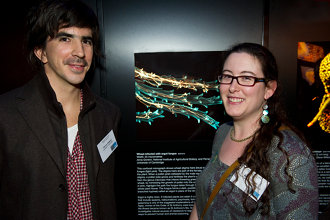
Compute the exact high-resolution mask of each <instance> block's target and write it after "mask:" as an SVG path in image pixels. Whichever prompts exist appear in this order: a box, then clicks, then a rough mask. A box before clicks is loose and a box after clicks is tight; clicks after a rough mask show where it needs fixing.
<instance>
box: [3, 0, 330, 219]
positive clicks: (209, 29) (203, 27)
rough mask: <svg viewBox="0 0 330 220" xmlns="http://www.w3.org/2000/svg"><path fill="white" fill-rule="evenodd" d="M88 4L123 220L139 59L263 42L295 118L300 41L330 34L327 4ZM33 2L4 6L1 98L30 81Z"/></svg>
mask: <svg viewBox="0 0 330 220" xmlns="http://www.w3.org/2000/svg"><path fill="white" fill-rule="evenodd" d="M84 1H85V2H86V3H88V4H89V5H90V6H92V7H93V9H94V10H95V12H96V13H97V14H98V16H99V21H100V24H101V31H102V33H103V39H104V45H103V50H104V53H105V55H106V59H104V60H103V61H102V62H103V64H104V66H105V67H106V69H105V70H100V69H98V70H97V71H96V72H95V73H94V75H92V76H90V77H89V78H90V84H91V86H92V89H93V90H94V91H95V92H96V93H98V94H100V95H101V96H103V97H105V98H107V99H109V100H111V101H113V102H114V103H116V104H117V105H118V106H119V107H120V108H121V110H122V113H123V120H122V126H121V137H120V141H121V142H120V147H119V148H118V150H117V151H118V152H117V155H118V157H117V171H118V175H117V178H118V180H116V182H117V185H118V186H119V187H118V194H119V196H120V197H119V198H120V199H119V206H120V216H121V217H122V218H123V219H125V217H129V216H132V215H134V214H135V212H134V210H135V209H136V207H135V206H134V205H135V194H136V191H135V187H136V186H135V175H136V174H135V150H136V149H135V148H134V140H135V94H134V89H135V88H134V53H140V52H187V51H222V50H226V49H227V48H228V47H230V46H231V45H232V44H235V43H238V42H245V41H248V42H255V43H263V44H264V45H265V46H268V47H269V48H270V50H271V51H273V53H274V55H275V56H276V58H277V60H278V65H279V70H280V79H281V81H282V84H283V91H284V95H283V96H284V97H285V104H286V106H287V109H288V112H289V114H290V115H291V116H292V119H293V120H295V115H296V114H295V112H296V110H297V108H296V106H297V103H296V77H297V76H296V75H297V60H296V58H297V42H298V41H329V36H330V28H329V26H330V15H329V11H330V3H329V1H328V0H304V1H300V0H292V1H285V0H265V1H263V0H254V1H245V0H233V1H228V0H221V1H220V0H206V1H199V0H189V1H188V0H167V1H165V0H159V1H155V0H140V1H115V0H104V1H103V0H84ZM34 2H36V0H34V1H33V0H31V1H25V2H23V3H20V5H19V7H17V6H18V5H17V3H16V2H14V1H10V2H8V3H7V6H5V7H2V11H3V12H2V13H0V15H1V20H0V21H1V28H2V31H1V32H2V33H1V35H0V38H1V42H2V53H1V59H0V62H1V72H0V94H1V93H3V92H6V91H8V90H10V89H12V88H15V87H17V86H20V85H22V84H23V83H25V82H26V81H27V80H29V79H30V78H31V77H32V76H33V74H32V73H31V69H30V68H29V66H28V65H27V62H26V60H25V56H24V54H23V51H22V45H23V44H22V42H23V24H24V16H25V14H26V10H27V8H28V7H29V6H30V5H32V4H33V3H34ZM265 6H266V7H265ZM264 8H265V9H266V10H264ZM128 210H132V211H128Z"/></svg>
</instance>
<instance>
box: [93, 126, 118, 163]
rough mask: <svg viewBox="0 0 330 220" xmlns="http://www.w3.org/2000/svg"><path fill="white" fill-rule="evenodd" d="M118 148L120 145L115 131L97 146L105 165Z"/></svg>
mask: <svg viewBox="0 0 330 220" xmlns="http://www.w3.org/2000/svg"><path fill="white" fill-rule="evenodd" d="M117 147H118V144H117V141H116V138H115V135H114V133H113V130H111V131H110V132H109V133H108V134H107V135H106V136H105V137H104V138H103V139H102V141H101V142H100V143H98V145H97V148H98V150H99V153H100V156H101V159H102V162H103V163H104V161H106V160H107V159H108V157H109V156H110V155H111V154H112V152H113V151H114V150H115V149H116V148H117Z"/></svg>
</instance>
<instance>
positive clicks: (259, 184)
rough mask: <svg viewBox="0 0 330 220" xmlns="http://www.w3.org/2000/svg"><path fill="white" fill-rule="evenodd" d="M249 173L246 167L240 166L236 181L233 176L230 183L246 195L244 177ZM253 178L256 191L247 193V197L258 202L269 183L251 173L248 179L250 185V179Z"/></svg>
mask: <svg viewBox="0 0 330 220" xmlns="http://www.w3.org/2000/svg"><path fill="white" fill-rule="evenodd" d="M250 171H251V169H250V168H248V167H247V166H246V165H242V166H241V168H240V169H239V170H238V180H237V181H236V175H235V174H234V175H233V176H232V177H231V179H230V181H231V182H232V183H234V181H236V182H235V185H236V186H237V187H238V188H240V189H241V190H242V191H243V192H245V193H248V189H247V186H246V184H245V180H246V176H247V175H248V173H249V172H250ZM253 177H254V181H255V183H256V189H255V190H254V192H252V193H248V194H249V196H250V197H251V198H252V199H254V200H255V201H258V200H259V199H260V197H261V195H262V194H263V193H264V192H265V190H266V188H267V186H268V185H269V182H268V181H267V180H266V179H264V178H263V177H262V176H260V175H259V174H256V173H255V172H253V173H252V175H251V176H250V178H249V181H250V183H252V179H253Z"/></svg>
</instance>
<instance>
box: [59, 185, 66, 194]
mask: <svg viewBox="0 0 330 220" xmlns="http://www.w3.org/2000/svg"><path fill="white" fill-rule="evenodd" d="M58 190H60V191H61V192H64V191H65V186H64V185H63V184H60V185H58Z"/></svg>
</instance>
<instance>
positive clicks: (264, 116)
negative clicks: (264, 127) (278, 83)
mask: <svg viewBox="0 0 330 220" xmlns="http://www.w3.org/2000/svg"><path fill="white" fill-rule="evenodd" d="M262 109H263V111H262V116H261V121H262V123H264V124H267V123H268V122H269V121H270V118H269V117H268V113H269V112H268V110H267V109H268V105H267V104H265V105H264V106H263V107H262Z"/></svg>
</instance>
